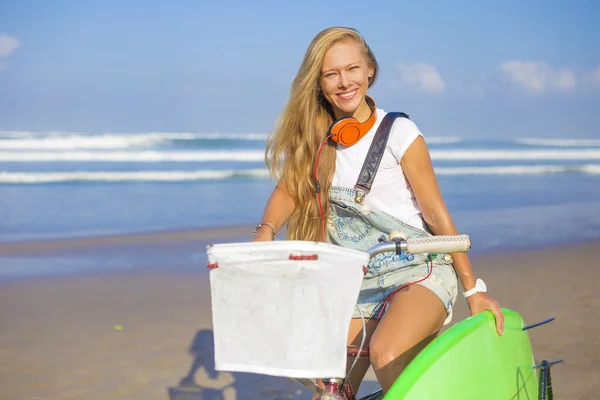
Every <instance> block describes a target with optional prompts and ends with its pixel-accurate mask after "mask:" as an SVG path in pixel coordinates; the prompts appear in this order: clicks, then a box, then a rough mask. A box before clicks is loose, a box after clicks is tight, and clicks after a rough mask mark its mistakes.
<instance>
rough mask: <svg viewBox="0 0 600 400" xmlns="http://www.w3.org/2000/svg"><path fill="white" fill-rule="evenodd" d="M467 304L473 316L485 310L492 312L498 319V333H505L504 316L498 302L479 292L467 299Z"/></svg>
mask: <svg viewBox="0 0 600 400" xmlns="http://www.w3.org/2000/svg"><path fill="white" fill-rule="evenodd" d="M467 303H468V304H469V309H470V310H471V315H475V314H477V313H480V312H481V311H484V310H490V311H491V312H492V313H493V314H494V317H495V318H496V331H497V332H498V334H499V335H502V334H503V333H504V314H502V310H501V309H500V305H499V304H498V302H497V301H496V300H494V299H492V298H491V297H490V296H488V295H487V294H485V293H483V292H479V293H475V294H473V295H471V296H469V297H467Z"/></svg>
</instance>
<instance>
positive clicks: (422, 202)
mask: <svg viewBox="0 0 600 400" xmlns="http://www.w3.org/2000/svg"><path fill="white" fill-rule="evenodd" d="M401 165H402V170H403V171H404V175H405V176H406V179H408V182H409V183H410V185H411V187H412V190H413V193H414V194H415V197H416V199H417V203H418V204H419V208H420V209H421V213H422V214H423V219H424V220H425V223H426V224H427V226H428V227H429V229H431V231H432V232H433V233H434V234H435V235H458V230H457V229H456V226H455V225H454V222H453V221H452V218H451V217H450V213H449V212H448V209H447V208H446V205H445V203H444V199H443V198H442V194H441V192H440V188H439V186H438V183H437V179H436V176H435V172H434V170H433V165H432V163H431V157H430V155H429V150H428V148H427V144H426V143H425V140H424V139H423V137H422V136H419V137H417V138H416V139H415V140H414V142H413V143H412V144H411V145H410V146H409V147H408V149H407V150H406V151H405V153H404V155H403V156H402V161H401ZM451 255H452V258H453V259H454V269H455V270H456V272H457V274H458V277H459V279H460V282H461V284H462V286H463V288H464V289H465V290H469V289H472V288H473V287H475V281H476V279H475V274H474V273H473V269H472V268H471V262H470V261H469V257H468V256H467V254H466V253H452V254H451ZM467 302H468V304H469V309H470V310H471V315H473V314H477V313H479V312H481V311H483V310H490V311H492V313H493V314H494V316H495V318H496V329H497V331H498V333H499V334H502V333H503V331H504V315H503V314H502V311H501V310H500V306H499V305H498V302H497V301H496V300H494V299H492V298H491V297H489V296H488V295H487V294H486V293H482V292H479V293H475V294H473V295H471V296H469V297H468V298H467Z"/></svg>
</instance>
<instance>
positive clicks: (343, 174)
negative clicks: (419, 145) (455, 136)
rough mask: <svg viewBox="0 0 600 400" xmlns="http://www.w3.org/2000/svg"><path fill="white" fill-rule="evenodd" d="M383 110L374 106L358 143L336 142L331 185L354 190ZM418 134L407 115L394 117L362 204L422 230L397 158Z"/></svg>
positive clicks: (416, 205)
mask: <svg viewBox="0 0 600 400" xmlns="http://www.w3.org/2000/svg"><path fill="white" fill-rule="evenodd" d="M386 114H387V113H386V112H385V111H384V110H381V109H377V122H375V125H374V126H373V127H372V128H371V130H370V131H369V132H368V133H367V134H366V135H365V136H363V138H362V139H360V140H359V142H358V143H356V144H354V145H352V146H349V147H346V146H344V145H341V144H338V145H337V151H336V165H335V175H334V177H333V181H332V185H334V186H340V187H345V188H350V189H354V185H356V181H357V180H358V176H359V174H360V171H361V169H362V166H363V163H364V161H365V158H366V157H367V153H368V152H369V147H370V146H371V142H373V137H374V136H375V132H376V131H377V128H379V125H380V124H381V121H382V120H383V117H384V116H385V115H386ZM419 136H422V133H421V132H420V131H419V129H418V128H417V126H416V125H415V123H414V122H412V121H411V120H409V119H408V118H402V117H400V118H396V120H395V121H394V124H393V125H392V128H391V130H390V135H389V138H388V141H387V145H386V148H385V151H384V153H383V158H382V159H381V164H380V165H379V170H378V171H377V174H376V175H375V180H374V181H373V185H372V187H371V191H370V192H369V194H367V196H366V198H365V204H364V206H365V207H366V208H368V209H371V210H381V211H384V212H386V213H388V214H390V215H392V216H394V217H396V218H397V219H399V220H401V221H402V222H405V223H407V224H410V225H412V226H414V227H417V228H419V229H425V226H424V223H423V220H422V218H421V210H420V209H419V206H418V204H417V201H416V199H415V195H414V193H413V191H412V188H411V187H410V184H409V183H408V181H407V180H406V177H405V176H404V173H403V172H402V166H401V165H400V161H401V160H402V156H403V155H404V152H405V151H406V149H408V147H409V146H410V145H411V144H412V142H413V141H414V140H415V139H416V138H417V137H419Z"/></svg>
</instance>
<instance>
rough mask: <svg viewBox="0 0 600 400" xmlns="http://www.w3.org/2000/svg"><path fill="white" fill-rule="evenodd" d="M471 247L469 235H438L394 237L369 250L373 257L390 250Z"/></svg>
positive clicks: (439, 250)
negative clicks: (407, 237)
mask: <svg viewBox="0 0 600 400" xmlns="http://www.w3.org/2000/svg"><path fill="white" fill-rule="evenodd" d="M470 248H471V238H470V237H469V235H438V236H426V237H421V238H415V239H393V240H391V241H389V242H383V243H379V244H376V245H375V246H373V247H371V248H370V249H369V250H367V252H368V253H369V256H370V257H371V258H373V257H374V256H376V255H377V254H380V253H385V252H388V251H395V252H396V254H400V253H410V254H418V253H466V252H467V251H469V249H470Z"/></svg>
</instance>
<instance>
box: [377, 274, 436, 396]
mask: <svg viewBox="0 0 600 400" xmlns="http://www.w3.org/2000/svg"><path fill="white" fill-rule="evenodd" d="M445 319H446V310H445V308H444V305H443V304H442V302H441V300H440V299H439V297H437V296H436V295H435V294H434V293H433V292H432V291H430V290H429V289H427V288H424V287H422V286H419V285H412V286H410V287H408V288H406V289H403V290H401V291H399V292H397V293H396V294H395V295H394V297H393V298H392V299H391V300H390V302H389V307H388V309H387V311H386V312H385V314H384V316H383V317H382V319H381V321H380V322H379V325H378V326H377V328H376V329H375V333H374V334H373V337H372V339H371V364H372V365H373V369H374V370H375V375H376V376H377V380H378V381H379V384H380V385H381V388H382V389H383V391H384V393H386V392H387V391H388V390H389V388H390V387H391V386H392V384H393V383H394V382H395V381H396V379H397V378H398V376H399V375H400V373H401V372H402V371H403V370H404V368H406V366H407V365H408V364H409V363H410V362H411V361H412V359H413V358H414V357H415V356H416V355H417V354H418V353H419V352H420V351H421V350H422V349H423V348H424V347H425V346H426V345H427V344H429V342H431V341H432V340H433V339H434V338H435V337H436V335H437V334H438V332H439V330H440V329H441V328H442V325H443V323H444V320H445Z"/></svg>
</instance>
